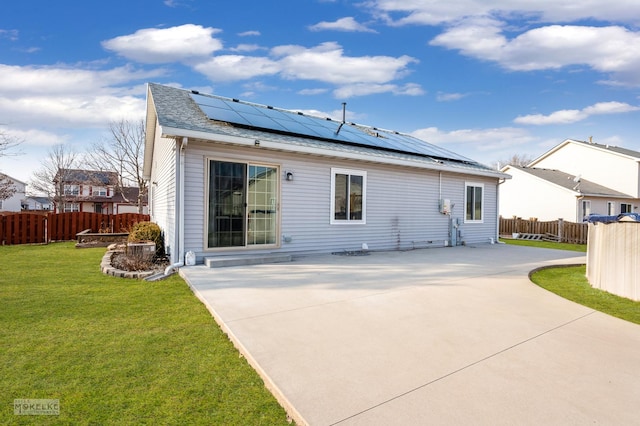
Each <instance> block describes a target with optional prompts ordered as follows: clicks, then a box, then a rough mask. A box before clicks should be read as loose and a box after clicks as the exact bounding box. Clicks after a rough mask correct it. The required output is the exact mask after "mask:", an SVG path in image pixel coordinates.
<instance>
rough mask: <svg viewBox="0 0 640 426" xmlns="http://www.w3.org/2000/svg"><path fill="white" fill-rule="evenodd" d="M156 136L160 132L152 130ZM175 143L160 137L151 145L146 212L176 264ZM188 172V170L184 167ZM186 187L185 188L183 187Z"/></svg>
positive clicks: (172, 140)
mask: <svg viewBox="0 0 640 426" xmlns="http://www.w3.org/2000/svg"><path fill="white" fill-rule="evenodd" d="M156 134H157V135H159V134H160V131H158V130H156ZM177 151H178V150H177V149H176V141H175V140H174V139H170V138H160V139H159V140H157V141H156V142H155V148H154V155H153V164H152V169H151V179H150V182H149V213H150V214H151V220H152V221H153V222H155V223H157V224H158V226H160V229H162V231H163V232H164V235H165V246H166V248H167V250H168V251H169V252H170V254H171V261H172V262H177V261H178V255H179V253H175V252H174V248H175V247H176V245H177V239H178V235H176V232H177V230H176V229H175V224H176V217H177V214H176V205H177V200H176V188H175V184H176V160H177V157H176V152H177ZM187 170H188V168H187ZM187 188H188V186H187Z"/></svg>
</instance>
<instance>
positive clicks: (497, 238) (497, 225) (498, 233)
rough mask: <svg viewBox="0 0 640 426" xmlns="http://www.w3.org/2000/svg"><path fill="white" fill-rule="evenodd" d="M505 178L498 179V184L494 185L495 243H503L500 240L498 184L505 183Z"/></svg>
mask: <svg viewBox="0 0 640 426" xmlns="http://www.w3.org/2000/svg"><path fill="white" fill-rule="evenodd" d="M506 181H507V180H506V179H498V184H497V185H496V213H497V214H496V239H495V240H494V241H495V243H496V244H504V243H502V242H500V185H502V184H503V183H505V182H506Z"/></svg>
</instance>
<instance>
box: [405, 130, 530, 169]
mask: <svg viewBox="0 0 640 426" xmlns="http://www.w3.org/2000/svg"><path fill="white" fill-rule="evenodd" d="M411 135H413V136H415V137H417V138H418V139H422V140H424V141H427V142H429V143H432V144H435V145H440V146H442V147H443V148H446V149H449V150H451V151H453V152H456V153H459V154H460V155H464V156H465V157H468V158H471V159H473V160H475V161H479V162H481V163H484V164H492V163H494V162H495V161H497V160H499V159H500V158H502V157H504V154H505V152H517V153H519V154H528V155H531V156H535V155H538V154H539V152H538V151H539V149H540V140H539V139H538V138H537V137H535V136H533V135H531V134H530V133H529V132H528V131H527V130H526V129H522V128H517V127H498V128H488V129H482V128H480V129H458V130H451V131H446V130H441V129H438V128H437V127H428V128H424V129H418V130H416V131H414V132H411Z"/></svg>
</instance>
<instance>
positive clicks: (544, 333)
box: [330, 310, 598, 426]
mask: <svg viewBox="0 0 640 426" xmlns="http://www.w3.org/2000/svg"><path fill="white" fill-rule="evenodd" d="M596 312H598V311H595V310H592V311H591V312H588V313H586V314H584V315H581V316H579V317H578V318H574V319H572V320H571V321H567V322H565V323H563V324H560V325H558V326H556V327H553V328H550V329H549V330H546V331H543V332H542V333H539V334H537V335H535V336H532V337H530V338H528V339H525V340H522V341H521V342H518V343H515V344H513V345H511V346H509V347H507V348H504V349H501V350H499V351H498V352H495V353H493V354H491V355H487V356H486V357H484V358H481V359H479V360H477V361H474V362H472V363H470V364H467V365H465V366H463V367H460V368H458V369H456V370H454V371H451V372H449V373H447V374H445V375H443V376H440V377H438V378H436V379H433V380H431V381H429V382H427V383H425V384H423V385H420V386H417V387H415V388H413V389H409V390H408V391H406V392H403V393H401V394H399V395H396V396H394V397H392V398H389V399H387V400H385V401H382V402H380V403H378V404H375V405H372V406H371V407H369V408H367V409H365V410H362V411H360V412H358V413H355V414H352V415H351V416H348V417H345V418H344V419H341V420H338V421H337V422H335V423H331V425H330V426H334V425H337V424H340V423H342V422H345V421H347V420H349V419H353V418H355V417H357V416H359V415H361V414H364V413H366V412H368V411H371V410H373V409H375V408H378V407H381V406H383V405H385V404H387V403H389V402H391V401H395V400H396V399H400V398H402V397H404V396H406V395H409V394H411V393H413V392H415V391H417V390H420V389H423V388H426V387H427V386H430V385H432V384H434V383H437V382H439V381H441V380H444V379H446V378H447V377H449V376H453V375H454V374H457V373H459V372H461V371H464V370H467V369H469V368H471V367H473V366H475V365H478V364H480V363H483V362H485V361H487V360H489V359H491V358H494V357H496V356H498V355H500V354H502V353H505V352H507V351H510V350H511V349H514V348H516V347H518V346H521V345H523V344H525V343H528V342H531V341H533V340H535V339H538V338H540V337H542V336H544V335H546V334H549V333H551V332H553V331H556V330H559V329H561V328H564V327H566V326H567V325H569V324H572V323H574V322H576V321H579V320H581V319H583V318H586V317H588V316H589V315H593V314H594V313H596Z"/></svg>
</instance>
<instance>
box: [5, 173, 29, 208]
mask: <svg viewBox="0 0 640 426" xmlns="http://www.w3.org/2000/svg"><path fill="white" fill-rule="evenodd" d="M0 178H4V179H3V180H5V179H6V180H9V181H10V182H12V183H13V188H14V189H15V192H14V193H13V195H11V197H9V198H6V199H4V200H0V212H2V211H5V212H19V211H20V210H22V202H21V201H22V199H23V198H24V197H25V193H26V189H27V184H26V183H24V182H22V181H20V180H18V179H15V178H12V177H11V176H8V175H5V174H3V173H0Z"/></svg>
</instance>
